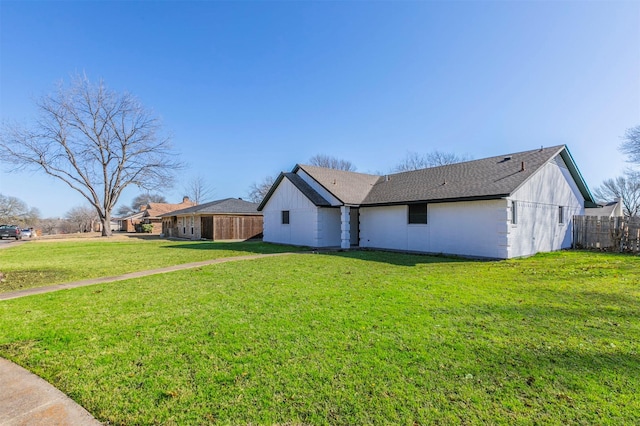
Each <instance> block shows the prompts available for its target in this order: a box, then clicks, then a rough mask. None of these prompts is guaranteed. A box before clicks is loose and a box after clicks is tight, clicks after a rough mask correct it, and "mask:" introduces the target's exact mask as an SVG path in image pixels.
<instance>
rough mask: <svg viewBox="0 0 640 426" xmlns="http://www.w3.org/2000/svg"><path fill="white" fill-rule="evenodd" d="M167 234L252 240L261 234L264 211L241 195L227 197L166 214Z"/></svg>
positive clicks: (166, 235)
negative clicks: (240, 196)
mask: <svg viewBox="0 0 640 426" xmlns="http://www.w3.org/2000/svg"><path fill="white" fill-rule="evenodd" d="M160 217H161V218H162V233H163V234H164V236H165V237H178V238H187V239H191V240H200V239H205V240H249V239H252V238H261V237H262V212H259V211H258V204H257V203H251V202H249V201H245V200H243V199H241V198H224V199H221V200H216V201H211V202H209V203H205V204H200V205H197V206H193V207H188V208H186V209H181V210H176V211H173V212H169V213H165V214H163V215H161V216H160Z"/></svg>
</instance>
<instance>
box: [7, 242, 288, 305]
mask: <svg viewBox="0 0 640 426" xmlns="http://www.w3.org/2000/svg"><path fill="white" fill-rule="evenodd" d="M289 250H294V251H295V250H299V248H294V247H288V246H279V245H274V244H265V243H262V242H259V241H247V242H242V243H237V242H234V243H228V242H203V241H172V240H166V239H160V238H135V237H129V238H126V237H120V238H112V239H101V238H98V239H93V240H91V241H83V240H72V241H33V242H29V243H27V244H22V245H19V246H16V247H11V248H8V249H3V250H0V272H2V273H4V274H5V275H6V279H5V281H4V282H0V293H4V292H8V291H15V290H21V289H25V288H31V287H42V286H47V285H52V284H60V283H64V282H71V281H77V280H84V279H89V278H100V277H105V276H114V275H120V274H125V273H128V272H137V271H144V270H148V269H155V268H161V267H165V266H173V265H178V264H183V263H190V262H198V261H201V260H208V259H216V258H222V257H231V256H239V255H247V254H254V253H255V254H260V253H277V252H284V251H289Z"/></svg>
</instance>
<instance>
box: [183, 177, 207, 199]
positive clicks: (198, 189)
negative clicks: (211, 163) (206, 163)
mask: <svg viewBox="0 0 640 426" xmlns="http://www.w3.org/2000/svg"><path fill="white" fill-rule="evenodd" d="M184 192H185V195H186V196H187V197H189V199H190V200H191V201H193V202H195V203H196V204H201V203H202V202H203V201H205V200H208V199H209V198H210V197H212V196H213V192H214V190H213V187H212V186H211V185H210V184H209V183H208V182H207V180H206V179H205V178H204V177H203V176H201V175H198V176H196V177H194V178H192V179H191V180H190V181H189V182H188V183H187V184H186V185H185V186H184Z"/></svg>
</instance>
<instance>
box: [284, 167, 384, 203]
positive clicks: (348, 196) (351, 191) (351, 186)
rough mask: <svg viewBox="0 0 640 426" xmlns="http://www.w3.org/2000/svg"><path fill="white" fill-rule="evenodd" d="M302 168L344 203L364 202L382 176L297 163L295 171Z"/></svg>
mask: <svg viewBox="0 0 640 426" xmlns="http://www.w3.org/2000/svg"><path fill="white" fill-rule="evenodd" d="M299 169H302V170H303V171H304V172H306V173H307V174H309V175H310V176H311V177H313V179H315V181H316V182H318V183H319V184H320V185H322V186H323V187H324V188H325V189H326V190H327V191H329V192H330V193H332V194H333V195H334V196H335V197H336V198H337V199H338V200H340V201H342V203H344V204H355V205H359V204H362V202H363V201H364V199H365V197H366V196H367V194H368V193H369V191H371V188H373V186H374V185H375V184H376V182H378V181H380V179H381V177H380V176H376V175H368V174H364V173H356V172H346V171H344V170H335V169H327V168H325V167H317V166H307V165H300V164H299V165H297V166H296V167H295V168H294V169H293V172H294V173H295V172H297V171H298V170H299Z"/></svg>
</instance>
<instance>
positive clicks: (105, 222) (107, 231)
mask: <svg viewBox="0 0 640 426" xmlns="http://www.w3.org/2000/svg"><path fill="white" fill-rule="evenodd" d="M100 222H101V223H102V236H103V237H110V236H111V213H110V212H107V213H106V214H105V215H104V216H102V215H100Z"/></svg>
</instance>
